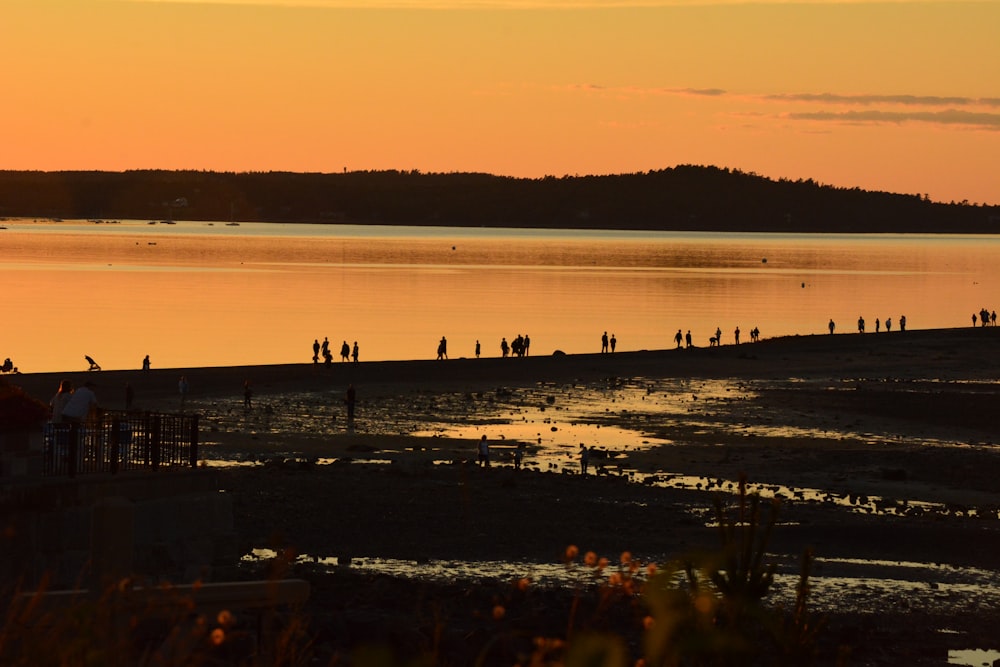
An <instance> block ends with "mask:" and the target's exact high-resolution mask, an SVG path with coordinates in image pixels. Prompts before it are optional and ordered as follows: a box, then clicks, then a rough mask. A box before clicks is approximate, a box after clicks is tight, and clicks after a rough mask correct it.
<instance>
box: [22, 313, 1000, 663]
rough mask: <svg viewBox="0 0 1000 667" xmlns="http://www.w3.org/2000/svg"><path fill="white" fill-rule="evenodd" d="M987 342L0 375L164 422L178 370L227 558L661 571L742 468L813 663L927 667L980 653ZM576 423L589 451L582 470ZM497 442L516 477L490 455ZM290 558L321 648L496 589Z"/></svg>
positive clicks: (708, 530)
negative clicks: (269, 554) (580, 558)
mask: <svg viewBox="0 0 1000 667" xmlns="http://www.w3.org/2000/svg"><path fill="white" fill-rule="evenodd" d="M998 349H1000V330H998V329H994V328H985V329H972V328H968V329H949V330H913V331H907V332H903V333H900V332H893V333H891V334H885V333H882V334H865V335H858V334H850V335H846V334H845V335H835V336H821V335H817V336H802V337H788V338H780V339H767V340H763V341H761V342H758V343H753V344H743V345H739V346H735V345H727V346H722V347H718V348H698V349H682V350H658V351H640V352H617V353H615V354H590V355H569V356H547V357H530V358H512V359H498V358H489V359H451V360H446V361H435V360H427V361H410V362H362V363H359V364H354V363H344V364H341V363H335V364H333V365H332V367H330V368H325V367H323V366H322V365H320V366H314V365H313V364H311V363H304V364H294V365H283V366H248V367H236V368H190V369H160V370H152V371H148V372H142V371H139V370H136V371H101V372H92V373H85V372H84V373H72V374H35V375H21V376H17V377H16V378H15V379H14V381H15V382H16V383H17V384H19V385H20V386H22V387H23V388H25V389H26V390H27V391H28V392H29V393H31V394H32V395H35V396H37V397H39V398H41V399H43V400H46V401H47V400H48V398H49V397H50V395H51V394H52V393H53V392H54V391H55V388H56V386H57V385H58V381H59V380H60V379H61V378H62V377H64V376H65V377H70V378H71V379H73V380H74V381H76V382H82V381H83V380H85V379H96V381H97V382H98V385H99V386H98V393H99V396H100V398H101V401H102V403H103V404H104V405H105V407H109V408H118V407H121V404H122V402H123V401H124V386H125V383H126V382H129V383H131V385H132V386H133V388H134V390H135V395H136V399H135V400H136V405H137V407H139V408H142V409H158V410H169V411H172V410H176V409H178V407H179V397H178V394H177V381H178V379H179V377H180V376H181V375H184V376H185V377H186V378H187V379H188V382H189V384H190V387H191V393H190V396H189V398H188V404H187V406H186V407H187V409H189V410H194V411H197V412H199V413H201V414H202V415H203V419H202V441H203V443H204V444H203V446H202V457H203V458H204V459H205V460H206V462H212V463H213V465H221V464H223V463H232V462H245V463H246V462H255V464H254V465H226V466H224V467H218V468H216V469H215V473H216V474H217V475H218V476H219V483H220V488H221V489H223V490H224V491H225V492H227V493H232V494H233V498H234V505H235V509H236V527H237V532H238V537H239V540H240V542H241V547H242V548H243V549H244V550H246V551H249V550H250V549H253V548H275V549H282V548H290V549H293V550H294V551H295V552H296V553H299V554H306V555H309V556H311V557H313V558H314V559H321V558H328V557H338V558H340V559H341V561H344V559H346V558H350V559H352V560H353V562H355V563H356V564H357V563H364V562H366V561H369V562H376V561H377V560H378V559H401V560H403V561H405V562H408V563H413V564H414V566H415V567H416V566H417V565H420V564H424V563H430V562H436V561H438V560H444V561H453V562H463V563H465V562H473V563H481V562H483V561H491V562H492V561H500V562H505V563H515V564H516V563H521V564H523V565H524V567H525V569H530V567H531V566H532V565H533V564H538V563H559V562H561V559H562V555H563V553H564V551H565V549H566V547H567V546H569V545H576V546H578V547H579V548H580V549H581V550H583V551H585V550H593V551H595V552H596V553H598V554H599V555H600V556H605V557H608V558H609V559H611V561H612V562H616V561H617V558H618V554H620V553H621V552H623V551H629V552H631V553H632V554H633V555H634V556H635V557H636V558H639V559H641V560H643V561H644V562H658V563H664V562H666V561H667V560H669V559H671V558H675V557H681V556H683V555H684V554H686V553H691V552H694V551H700V550H708V549H712V548H714V547H716V546H717V545H718V538H717V534H716V530H715V529H714V528H712V527H711V525H710V523H711V519H712V513H711V508H712V502H713V498H722V499H723V500H724V502H731V501H732V499H733V497H734V496H733V495H732V493H731V491H732V489H733V488H734V487H735V483H736V480H738V479H739V477H740V476H741V475H744V476H745V477H746V479H747V480H748V482H749V484H750V488H751V490H756V491H759V492H761V493H762V494H763V495H765V496H768V497H770V496H774V495H778V496H780V497H781V498H782V500H781V504H780V509H779V515H778V516H779V523H778V525H777V527H776V528H775V531H774V535H773V537H772V540H771V542H770V545H769V548H768V554H769V556H770V557H771V558H773V559H774V562H777V563H780V564H781V568H780V569H779V572H785V573H787V574H788V576H789V577H791V576H793V575H794V574H795V573H796V572H797V567H798V565H797V563H798V558H799V556H800V555H801V554H802V552H803V551H804V550H805V549H807V548H808V549H812V551H813V553H814V554H815V556H816V558H817V562H816V566H815V567H814V576H815V580H816V584H815V592H816V595H815V600H816V604H815V608H816V609H817V611H819V612H822V613H824V614H826V615H827V616H828V618H829V625H828V628H827V630H826V631H825V633H824V635H823V637H824V639H823V642H822V649H823V651H822V657H823V659H822V660H821V661H820V662H821V664H833V663H834V659H835V658H836V653H837V650H838V648H837V647H838V646H841V645H848V646H850V647H851V652H852V659H851V661H850V663H849V664H870V665H876V664H884V665H890V664H911V665H913V664H927V665H930V664H946V663H947V656H948V651H949V650H958V649H1000V644H998V642H997V641H996V640H995V628H996V623H997V621H998V620H1000V520H998V511H1000V481H998V479H1000V476H998V475H1000V452H998V451H997V447H996V442H997V440H998V433H997V429H998V426H997V418H996V414H997V406H998V405H1000V401H998V399H1000V383H998V380H1000V367H998V365H997V362H996V359H997V358H998V357H997V352H998ZM245 380H250V381H251V382H252V386H253V388H254V397H253V400H254V408H253V409H252V410H249V411H247V410H245V409H244V407H243V383H244V381H245ZM349 384H353V385H354V386H355V387H356V388H357V391H358V406H357V412H358V414H357V419H356V422H355V424H354V427H353V428H349V427H348V424H347V423H346V411H345V408H344V403H343V397H344V392H345V390H346V388H347V386H348V385H349ZM532 429H534V430H535V431H537V437H530V438H529V437H524V436H525V434H526V433H530V432H532ZM481 433H486V434H488V437H489V438H490V441H491V443H493V445H494V449H493V457H494V461H493V463H494V465H492V466H491V467H490V468H489V469H482V468H479V467H477V466H476V465H475V458H476V441H477V440H478V438H479V436H480V434H481ZM508 433H509V434H512V435H507V434H508ZM581 433H583V434H585V435H584V436H581V435H580V434H581ZM608 433H610V434H611V435H607V434H608ZM564 434H565V435H564ZM586 434H593V437H594V438H599V439H600V444H599V446H598V448H597V454H598V456H596V457H595V458H594V459H593V460H592V465H591V470H590V473H591V474H589V475H587V476H583V475H580V474H579V465H578V457H577V451H578V446H579V441H578V440H579V439H580V438H581V437H589V436H587V435H586ZM515 436H516V437H515ZM517 441H520V442H523V443H524V444H525V445H526V449H525V451H526V456H525V468H524V469H522V470H514V469H513V466H512V464H511V463H510V459H509V455H510V453H511V452H512V451H513V447H514V445H515V443H516V442H517ZM591 444H592V443H591ZM327 462H329V463H327ZM296 567H297V570H296V573H297V574H298V575H299V576H306V577H308V578H310V579H311V581H312V582H313V585H314V593H313V596H312V598H311V606H312V609H313V612H314V614H315V617H316V619H317V625H318V627H320V628H322V629H325V630H324V634H323V639H322V641H321V646H322V649H323V651H326V653H327V654H331V655H332V654H337V653H338V652H339V651H346V650H348V649H349V648H350V646H353V645H356V644H357V643H359V642H361V641H364V640H365V639H372V640H378V641H383V642H386V643H389V644H392V645H394V646H397V648H399V649H400V650H403V651H406V650H411V649H412V650H416V649H413V647H414V646H419V644H420V642H419V639H418V638H414V637H412V636H411V635H409V634H407V631H406V630H405V628H407V627H409V626H408V625H407V623H408V621H407V619H408V618H412V617H413V614H415V613H417V608H419V613H430V612H429V611H428V610H429V609H431V608H432V607H435V605H437V608H438V610H439V612H440V611H441V605H445V606H447V607H448V610H449V613H448V614H445V616H447V618H448V619H450V622H451V623H452V624H453V626H454V628H455V631H456V632H459V631H462V632H465V631H468V627H467V625H468V623H469V618H468V616H469V615H470V614H471V615H473V616H474V615H475V614H478V613H479V612H480V611H482V610H481V609H479V606H481V605H488V604H489V600H490V599H494V598H496V596H497V595H498V593H497V590H499V588H498V587H501V586H502V585H503V584H501V583H497V582H496V581H494V580H493V579H491V578H490V576H489V568H488V567H486V568H485V569H483V570H482V571H481V573H480V574H479V575H476V576H477V577H478V578H474V579H473V581H474V582H475V583H474V584H469V583H467V582H457V583H455V584H454V585H453V586H451V587H449V586H445V585H439V584H433V585H432V584H430V583H427V582H426V581H424V582H421V581H419V580H417V581H409V582H408V581H407V580H403V579H398V578H395V577H386V576H385V575H384V574H380V573H379V572H378V571H377V568H375V569H373V570H364V569H358V568H350V569H351V570H352V571H353V572H354V574H353V575H352V574H349V573H345V572H344V569H345V568H340V569H339V570H337V571H332V570H331V569H330V568H325V569H324V568H322V567H318V566H316V565H315V564H314V565H312V566H310V565H309V564H307V563H303V564H300V565H299V566H296ZM456 579H458V577H456ZM500 579H502V577H500ZM348 582H353V583H348ZM359 582H363V584H361V583H359ZM434 586H438V587H437V588H435V587H434ZM456 587H457V588H456ZM362 590H364V591H366V592H364V593H362V592H361V591H362ZM456 590H458V591H460V592H459V593H456V592H455V591H456ZM471 591H477V592H471ZM785 595H786V597H787V591H786V592H785ZM491 596H492V597H491ZM434 598H437V600H438V602H437V603H434V602H433V600H434ZM445 601H447V603H445ZM442 613H443V612H442ZM449 614H450V615H449ZM362 618H363V619H366V620H364V621H362V620H359V619H362ZM372 619H375V620H374V621H373V620H372ZM366 623H367V624H368V625H366ZM412 625H413V624H412V623H410V626H412ZM369 626H371V627H369ZM376 626H377V627H378V628H380V630H376V629H375V627H376ZM389 628H392V629H394V630H393V632H389V630H388V629H389ZM394 633H395V634H394ZM456 655H457V654H456ZM455 660H457V661H459V662H461V659H460V658H455Z"/></svg>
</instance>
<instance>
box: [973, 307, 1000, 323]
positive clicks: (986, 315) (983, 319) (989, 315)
mask: <svg viewBox="0 0 1000 667" xmlns="http://www.w3.org/2000/svg"><path fill="white" fill-rule="evenodd" d="M976 321H977V319H976V314H975V313H973V314H972V326H976ZM978 321H979V325H980V326H983V327H989V326H993V327H995V326H996V325H997V311H995V310H994V311H993V312H990V311H989V310H987V309H986V308H983V309H981V310H980V311H979V319H978Z"/></svg>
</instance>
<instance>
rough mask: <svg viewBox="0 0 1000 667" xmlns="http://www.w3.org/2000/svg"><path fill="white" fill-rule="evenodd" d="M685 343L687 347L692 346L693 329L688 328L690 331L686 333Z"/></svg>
mask: <svg viewBox="0 0 1000 667" xmlns="http://www.w3.org/2000/svg"><path fill="white" fill-rule="evenodd" d="M684 343H685V344H686V345H687V347H691V330H690V329H688V332H687V333H686V334H684Z"/></svg>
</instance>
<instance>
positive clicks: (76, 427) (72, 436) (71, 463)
mask: <svg viewBox="0 0 1000 667" xmlns="http://www.w3.org/2000/svg"><path fill="white" fill-rule="evenodd" d="M66 449H67V454H66V473H67V474H68V475H69V476H70V477H76V457H77V456H79V453H80V424H78V423H77V422H71V423H70V425H69V443H68V445H67V448H66Z"/></svg>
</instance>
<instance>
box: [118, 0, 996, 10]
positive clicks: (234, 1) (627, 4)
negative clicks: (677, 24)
mask: <svg viewBox="0 0 1000 667" xmlns="http://www.w3.org/2000/svg"><path fill="white" fill-rule="evenodd" d="M104 1H105V2H123V3H142V4H184V5H242V6H258V7H259V6H271V7H300V8H310V7H312V8H316V7H321V8H330V9H426V10H442V9H492V10H496V9H514V10H517V9H642V8H656V7H712V6H725V5H869V4H887V3H888V4H900V5H902V4H917V3H920V4H938V3H941V4H947V3H946V2H945V0H930V1H929V2H924V1H923V0H104ZM965 1H966V2H971V3H981V4H988V3H990V2H995V1H996V0H965Z"/></svg>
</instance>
